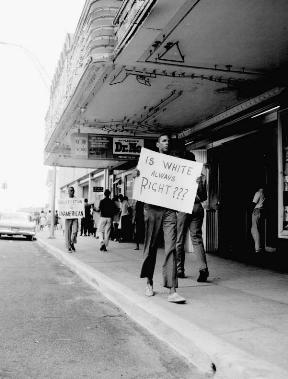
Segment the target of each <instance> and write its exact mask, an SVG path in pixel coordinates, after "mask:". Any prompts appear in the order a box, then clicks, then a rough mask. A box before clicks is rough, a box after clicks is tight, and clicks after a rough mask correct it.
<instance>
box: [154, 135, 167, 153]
mask: <svg viewBox="0 0 288 379" xmlns="http://www.w3.org/2000/svg"><path fill="white" fill-rule="evenodd" d="M156 146H157V147H158V149H159V153H162V154H168V153H169V151H170V138H169V136H166V135H163V136H160V137H159V140H158V142H157V145H156Z"/></svg>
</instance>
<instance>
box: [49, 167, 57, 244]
mask: <svg viewBox="0 0 288 379" xmlns="http://www.w3.org/2000/svg"><path fill="white" fill-rule="evenodd" d="M55 196H56V166H53V184H52V203H51V213H52V218H51V225H50V236H49V238H50V239H53V238H55V235H54V230H55Z"/></svg>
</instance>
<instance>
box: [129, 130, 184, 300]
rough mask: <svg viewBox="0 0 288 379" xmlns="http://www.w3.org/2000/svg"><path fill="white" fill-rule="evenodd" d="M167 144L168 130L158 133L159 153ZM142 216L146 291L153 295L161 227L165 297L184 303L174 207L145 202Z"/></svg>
mask: <svg viewBox="0 0 288 379" xmlns="http://www.w3.org/2000/svg"><path fill="white" fill-rule="evenodd" d="M170 147H171V141H170V137H169V136H168V135H167V134H162V135H160V136H159V138H158V142H157V148H158V150H159V153H161V154H169V152H170ZM139 174H140V173H139V171H138V170H136V171H135V173H134V175H133V176H139ZM144 220H145V240H144V252H143V255H144V260H143V264H142V268H141V274H140V277H141V278H146V279H147V285H146V289H145V295H146V296H153V295H154V291H153V274H154V269H155V264H156V255H157V248H158V246H157V243H158V236H159V233H160V231H161V228H162V229H163V232H164V245H165V259H164V263H163V267H162V274H163V286H164V287H166V288H169V296H168V301H170V302H172V303H185V301H186V300H185V299H184V298H183V297H182V296H180V295H178V293H177V292H176V288H177V287H178V278H177V267H176V234H177V229H176V228H177V218H176V211H174V210H172V209H169V208H163V207H160V206H156V205H152V204H145V205H144Z"/></svg>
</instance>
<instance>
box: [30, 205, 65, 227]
mask: <svg viewBox="0 0 288 379" xmlns="http://www.w3.org/2000/svg"><path fill="white" fill-rule="evenodd" d="M35 222H36V226H37V229H38V230H39V231H43V230H44V229H45V228H46V227H47V229H49V228H50V227H51V224H52V212H51V210H49V211H48V213H47V212H46V213H45V212H44V210H42V211H41V212H40V214H38V215H37V216H36V217H35ZM54 227H55V229H58V227H61V223H60V217H59V215H58V211H57V210H56V212H55V215H54Z"/></svg>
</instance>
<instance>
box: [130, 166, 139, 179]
mask: <svg viewBox="0 0 288 379" xmlns="http://www.w3.org/2000/svg"><path fill="white" fill-rule="evenodd" d="M137 176H140V171H139V170H138V169H137V168H135V170H133V171H132V178H133V179H135V178H137Z"/></svg>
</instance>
